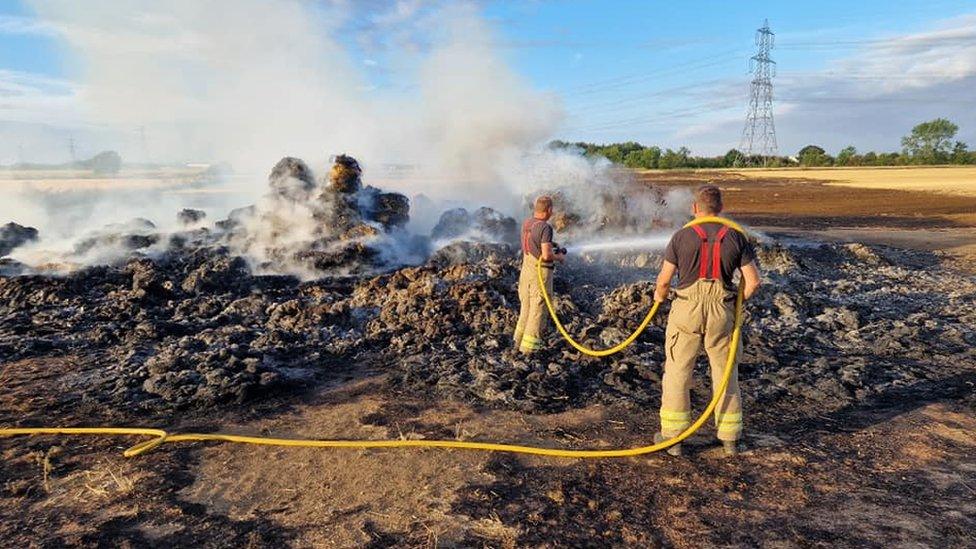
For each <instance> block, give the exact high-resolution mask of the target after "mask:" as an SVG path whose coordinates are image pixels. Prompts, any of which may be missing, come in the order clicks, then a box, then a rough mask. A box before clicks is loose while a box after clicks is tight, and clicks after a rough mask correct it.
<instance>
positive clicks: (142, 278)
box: [0, 242, 976, 415]
mask: <svg viewBox="0 0 976 549" xmlns="http://www.w3.org/2000/svg"><path fill="white" fill-rule="evenodd" d="M760 255H761V260H762V263H763V266H764V273H765V276H766V279H767V280H766V285H765V286H764V288H763V290H762V292H761V294H760V295H759V296H758V297H757V298H756V299H755V300H754V301H753V302H751V303H750V304H749V306H748V308H747V318H746V332H745V351H744V362H743V365H742V368H741V374H740V377H741V378H742V385H743V390H744V392H745V394H746V401H747V402H750V403H752V404H753V405H756V404H759V403H770V402H776V401H779V400H781V399H789V400H790V401H795V402H798V403H801V404H804V405H810V406H817V407H822V408H824V409H830V408H836V407H839V406H843V405H844V404H846V403H850V402H852V401H854V400H859V399H864V398H868V397H871V396H873V395H877V394H880V393H882V392H884V391H887V390H890V389H891V388H893V387H899V386H903V385H908V384H912V383H916V382H919V381H923V380H934V379H940V378H943V377H946V376H950V375H952V374H953V373H958V372H959V371H960V370H962V369H966V368H969V369H971V368H972V365H973V363H974V360H976V355H974V351H973V348H974V345H976V329H974V326H976V313H974V312H973V310H972V308H971V304H972V303H973V302H974V301H976V284H974V282H973V281H972V280H971V279H967V278H965V277H963V276H959V275H956V274H953V273H951V272H946V271H942V270H941V269H939V268H938V267H935V266H933V261H932V258H931V257H921V256H922V255H924V253H923V252H908V251H900V250H894V249H889V248H878V247H867V246H862V245H839V244H809V243H785V244H772V245H764V246H762V248H761V254H760ZM516 256H517V254H516V253H515V251H514V249H513V248H512V247H510V246H508V245H504V244H494V245H491V244H478V243H470V242H466V243H456V244H454V245H451V246H448V247H446V248H444V249H442V250H440V251H439V252H438V253H436V254H434V255H433V256H432V257H431V258H430V259H429V260H428V261H427V262H425V263H423V264H421V265H418V266H412V267H403V268H399V269H395V270H392V271H390V272H387V273H384V274H380V275H365V276H355V277H323V278H320V279H317V280H313V281H309V282H301V281H299V280H298V279H295V278H293V277H287V276H259V275H254V274H252V273H251V272H250V271H249V269H248V268H247V266H246V264H245V263H244V261H243V260H242V259H241V258H239V257H237V256H233V255H231V254H229V253H228V251H227V250H226V249H221V248H219V247H213V248H199V249H193V250H190V251H187V250H176V251H170V252H168V253H165V254H163V255H161V256H159V257H154V258H149V257H137V258H133V259H131V260H130V261H128V262H127V263H125V264H122V265H119V266H114V267H90V268H85V269H81V270H79V271H76V272H74V273H71V274H69V275H67V276H63V277H50V276H38V275H24V276H2V277H0V356H2V357H3V362H5V363H11V362H14V361H17V360H21V359H29V358H39V357H60V356H78V357H82V358H81V360H82V361H83V362H84V364H85V368H84V369H83V373H76V374H70V375H68V374H66V375H65V376H64V378H63V381H62V384H63V386H64V390H66V391H74V392H76V393H77V394H79V395H80V398H81V399H82V400H83V401H85V402H88V403H91V404H94V405H106V406H107V405H112V406H121V407H123V408H124V409H126V410H129V411H130V413H132V414H134V415H154V414H164V413H167V412H169V411H171V410H195V411H199V412H201V413H202V412H205V411H206V410H208V409H210V408H212V407H213V406H218V405H220V406H227V405H230V404H234V403H242V402H248V401H255V400H260V399H263V398H267V397H268V396H270V395H274V394H278V393H280V392H281V391H287V390H292V389H295V388H297V387H303V386H305V385H307V384H308V383H311V382H314V381H322V380H327V379H331V378H334V377H335V376H337V375H339V374H340V373H341V374H347V373H349V372H350V371H355V370H356V369H357V368H369V369H370V370H371V371H375V370H377V369H378V370H379V371H382V372H385V373H386V374H388V379H389V383H390V384H391V385H392V387H394V388H396V389H397V390H400V391H409V392H415V393H418V394H431V393H433V394H439V395H443V396H447V397H451V398H457V399H463V400H467V401H473V402H478V403H482V404H484V405H488V406H499V407H506V408H513V409H520V410H534V411H554V410H561V409H565V408H568V407H575V406H582V405H586V404H589V403H593V402H622V403H628V404H632V405H636V406H642V407H646V406H651V405H653V404H654V403H655V402H656V401H657V398H658V396H659V393H658V387H659V384H660V373H661V369H662V362H663V354H662V350H661V342H662V341H661V340H662V335H661V326H662V325H663V322H664V318H665V315H664V314H662V315H661V316H660V317H659V318H658V319H657V320H656V321H655V326H652V327H651V328H650V329H649V330H648V332H647V333H646V334H645V335H644V336H642V337H641V338H640V339H639V340H638V342H637V343H636V344H635V345H633V346H632V347H630V348H629V349H628V350H626V351H624V352H623V353H621V354H619V355H617V356H615V357H614V358H612V359H603V360H596V359H588V358H585V357H582V356H579V355H578V354H576V353H575V352H572V351H571V350H570V349H569V348H568V347H567V346H565V345H563V344H562V343H561V342H559V341H558V340H556V339H555V338H552V339H551V342H552V344H553V345H552V348H551V350H549V351H548V352H546V353H544V354H542V355H541V356H537V357H531V358H524V357H522V356H520V355H517V354H516V353H514V352H513V350H512V341H511V331H512V328H513V326H514V323H515V316H516V308H517V293H516V284H517V276H518V260H517V257H516ZM655 263H656V260H655ZM652 271H653V270H650V269H636V268H633V267H619V266H606V265H602V266H601V265H586V264H583V263H578V262H571V263H570V264H569V265H568V266H566V267H565V268H562V269H560V270H559V272H558V273H557V277H556V292H557V294H558V295H559V298H558V308H559V311H560V315H561V317H562V318H563V319H564V321H565V323H566V325H567V327H568V329H569V330H570V331H571V332H572V333H573V334H576V335H577V336H578V337H579V338H580V339H581V340H583V341H584V342H585V343H587V344H589V345H592V346H607V345H610V344H613V343H615V342H617V341H619V340H620V339H621V338H623V337H625V336H626V334H627V333H629V331H630V330H631V329H633V327H634V326H635V325H636V324H637V322H639V320H640V318H641V317H642V316H643V314H644V313H645V312H646V310H647V308H648V307H649V306H650V304H651V301H650V300H651V292H652V283H651V281H650V279H651V277H652V275H653V272H652Z"/></svg>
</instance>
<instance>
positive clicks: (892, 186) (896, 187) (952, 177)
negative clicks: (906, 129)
mask: <svg viewBox="0 0 976 549" xmlns="http://www.w3.org/2000/svg"><path fill="white" fill-rule="evenodd" d="M731 173H737V174H740V175H743V176H745V177H748V178H753V179H809V180H813V181H825V182H827V184H828V185H837V186H841V187H854V188H859V189H885V190H891V191H921V192H931V193H938V194H947V195H961V196H976V167H973V166H937V167H900V166H898V167H894V166H893V167H857V168H822V169H816V168H811V169H796V168H792V169H778V170H777V169H772V170H739V171H733V172H731Z"/></svg>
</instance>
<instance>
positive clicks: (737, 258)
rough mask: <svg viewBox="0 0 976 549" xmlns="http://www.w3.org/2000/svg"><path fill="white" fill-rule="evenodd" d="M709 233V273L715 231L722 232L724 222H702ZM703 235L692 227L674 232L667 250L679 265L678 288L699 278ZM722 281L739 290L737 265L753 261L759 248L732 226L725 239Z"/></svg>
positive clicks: (670, 260) (667, 254)
mask: <svg viewBox="0 0 976 549" xmlns="http://www.w3.org/2000/svg"><path fill="white" fill-rule="evenodd" d="M699 227H701V228H702V229H704V230H705V234H707V235H708V271H707V272H708V277H711V275H712V243H713V242H714V239H715V234H716V233H718V231H719V229H720V228H722V225H720V224H718V223H704V224H702V225H699ZM701 244H702V240H701V237H699V236H698V233H696V232H695V230H694V229H693V228H691V227H687V228H684V229H681V230H680V231H678V232H676V233H674V236H672V237H671V242H669V243H668V247H667V249H665V250H664V259H665V261H669V262H671V263H674V264H675V265H677V266H678V285H677V286H675V287H676V288H678V289H681V288H687V287H688V286H691V285H692V284H694V283H695V281H696V280H698V272H699V267H700V266H701ZM721 256H722V266H721V269H722V282H723V283H724V284H725V287H726V288H727V289H729V290H735V286H734V285H733V283H732V275H733V274H734V273H735V271H736V269H738V268H740V267H743V266H745V265H748V264H749V263H752V262H753V261H755V259H756V251H755V250H754V249H753V248H752V244H750V243H749V240H748V239H747V238H746V237H745V236H744V235H743V234H742V233H740V232H738V231H734V230H732V229H729V232H728V234H726V235H725V238H723V239H722V247H721Z"/></svg>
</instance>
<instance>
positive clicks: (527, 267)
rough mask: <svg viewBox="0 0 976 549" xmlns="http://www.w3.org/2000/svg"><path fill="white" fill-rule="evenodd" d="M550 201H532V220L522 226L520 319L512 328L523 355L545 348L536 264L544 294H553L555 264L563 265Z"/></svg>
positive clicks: (544, 321)
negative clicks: (552, 220) (551, 218)
mask: <svg viewBox="0 0 976 549" xmlns="http://www.w3.org/2000/svg"><path fill="white" fill-rule="evenodd" d="M550 217H552V198H550V197H548V196H540V197H539V198H537V199H536V200H535V204H534V208H533V214H532V217H530V218H528V219H526V220H525V222H524V223H522V233H521V240H522V272H521V274H519V286H518V294H519V318H518V324H517V325H516V326H515V346H516V347H518V349H519V351H521V352H522V353H524V354H531V353H533V352H535V351H538V350H541V349H543V348H544V347H545V340H544V339H543V337H544V336H545V331H546V328H547V327H548V322H549V314H548V312H547V311H546V302H545V301H544V299H543V297H542V288H541V287H540V286H539V273H538V270H537V269H538V264H539V262H542V273H543V280H544V282H545V285H546V292H548V294H549V295H552V270H553V266H554V262H556V261H558V262H560V263H562V262H563V261H564V260H565V259H566V254H562V253H556V252H555V248H554V246H553V243H552V225H550V224H549V223H548V221H549V218H550Z"/></svg>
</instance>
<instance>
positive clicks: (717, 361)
mask: <svg viewBox="0 0 976 549" xmlns="http://www.w3.org/2000/svg"><path fill="white" fill-rule="evenodd" d="M677 294H678V296H677V298H676V299H675V300H674V301H673V302H672V304H671V314H670V315H669V316H668V327H667V330H666V331H665V336H664V345H665V353H666V357H665V363H664V378H663V380H662V386H663V387H662V395H661V434H663V435H664V436H665V437H674V436H677V435H678V434H680V433H681V432H682V431H684V430H685V429H686V428H688V426H689V425H691V420H692V417H691V398H690V394H689V393H690V390H691V384H692V371H693V370H694V368H695V361H696V360H697V358H698V354H699V353H700V352H701V348H702V344H704V346H705V353H706V354H707V355H708V363H709V365H710V366H711V372H712V391H713V396H714V391H715V389H716V388H717V387H718V385H719V384H720V383H721V382H722V375H723V374H724V373H725V361H726V360H727V359H728V353H729V346H730V344H731V340H732V328H733V326H734V323H735V293H734V292H730V291H728V290H726V289H725V287H724V286H723V285H722V282H721V281H716V280H705V279H702V280H698V281H696V282H695V283H694V284H692V285H691V286H689V287H688V288H684V289H681V290H677ZM741 354H742V341H741V340H740V341H739V350H738V352H737V354H736V356H737V357H738V356H740V355H741ZM736 362H738V358H737V360H736ZM734 368H735V370H734V371H733V372H732V378H731V379H730V380H729V385H728V387H727V388H726V390H725V395H724V396H723V397H722V399H721V400H719V403H718V405H717V406H716V407H715V425H716V427H717V429H718V438H719V440H723V441H734V440H738V439H739V436H740V435H741V434H742V399H741V396H740V395H739V371H738V364H736V365H735V366H734Z"/></svg>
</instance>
